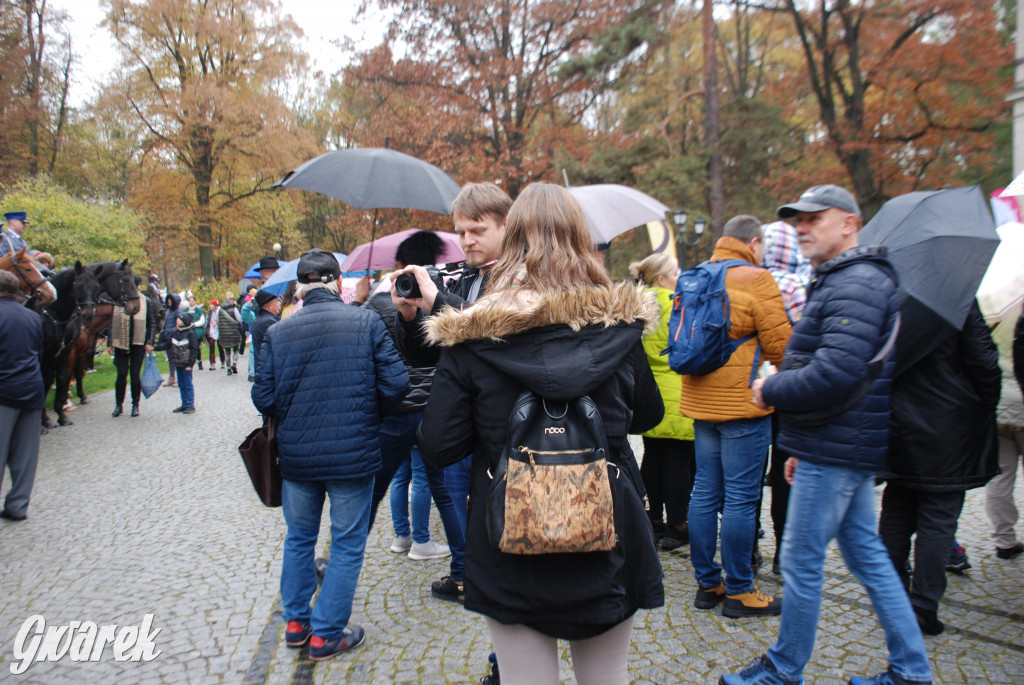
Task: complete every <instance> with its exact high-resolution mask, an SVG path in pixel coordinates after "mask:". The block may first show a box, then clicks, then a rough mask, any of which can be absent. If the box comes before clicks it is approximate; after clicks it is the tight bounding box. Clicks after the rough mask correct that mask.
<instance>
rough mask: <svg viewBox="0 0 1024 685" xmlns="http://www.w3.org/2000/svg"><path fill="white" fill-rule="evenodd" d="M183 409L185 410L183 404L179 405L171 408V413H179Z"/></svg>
mask: <svg viewBox="0 0 1024 685" xmlns="http://www.w3.org/2000/svg"><path fill="white" fill-rule="evenodd" d="M183 411H185V405H181V406H180V407H175V408H174V409H172V410H171V413H172V414H180V413H182V412H183Z"/></svg>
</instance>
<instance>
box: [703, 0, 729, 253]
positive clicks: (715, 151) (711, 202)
mask: <svg viewBox="0 0 1024 685" xmlns="http://www.w3.org/2000/svg"><path fill="white" fill-rule="evenodd" d="M712 11H713V5H712V2H711V0H704V7H703V10H702V11H701V18H702V27H703V34H704V144H705V146H706V147H707V151H708V211H709V212H710V213H711V235H712V236H713V238H714V239H715V240H716V241H717V239H718V237H719V236H720V235H721V231H722V225H723V224H724V223H725V181H724V179H723V177H722V150H721V145H720V143H719V138H720V136H719V104H718V62H717V60H716V57H715V18H714V15H713V14H712Z"/></svg>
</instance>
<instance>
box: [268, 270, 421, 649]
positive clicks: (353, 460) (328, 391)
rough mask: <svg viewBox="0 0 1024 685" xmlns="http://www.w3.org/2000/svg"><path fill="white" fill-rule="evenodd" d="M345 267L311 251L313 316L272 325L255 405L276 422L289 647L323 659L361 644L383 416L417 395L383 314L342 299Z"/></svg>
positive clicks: (308, 274)
mask: <svg viewBox="0 0 1024 685" xmlns="http://www.w3.org/2000/svg"><path fill="white" fill-rule="evenodd" d="M340 275H341V268H340V266H339V265H338V260H337V259H335V257H334V255H333V254H331V253H330V252H325V251H323V250H310V251H309V252H306V253H305V254H303V255H302V257H301V258H300V259H299V265H298V268H297V269H296V279H297V280H298V282H299V284H300V286H299V293H300V296H302V297H303V306H302V309H301V310H299V311H298V312H297V313H295V314H293V315H292V316H290V317H289V318H287V319H285V320H284V321H281V322H280V323H277V324H274V325H273V326H271V327H270V328H269V329H268V330H267V333H266V336H265V337H264V338H263V342H262V344H261V347H260V355H259V358H258V359H257V361H256V382H255V384H254V385H253V388H252V401H253V404H255V405H256V408H257V409H259V410H260V411H261V412H263V413H264V414H266V415H270V416H272V417H273V418H274V421H275V424H276V425H275V427H276V431H277V450H278V462H279V464H280V466H281V476H282V479H283V483H282V487H281V501H282V509H283V512H284V520H285V523H286V524H287V525H288V532H287V534H286V536H285V541H284V563H283V565H282V568H281V601H282V603H283V604H284V619H285V621H287V622H288V625H287V627H286V629H285V641H286V642H287V644H288V646H289V647H301V646H302V645H304V644H305V643H306V641H307V640H308V641H309V643H310V646H309V655H310V658H311V659H313V660H314V661H316V660H320V659H326V658H328V657H331V656H334V655H336V654H339V653H341V652H343V651H345V650H347V649H350V648H352V647H355V646H356V645H358V644H360V643H361V642H362V640H363V629H362V628H360V627H359V626H357V625H355V624H351V625H349V624H348V620H349V617H350V616H351V613H352V598H353V596H354V594H355V589H356V581H357V580H358V578H359V571H360V570H361V569H362V565H363V553H364V551H365V549H366V537H367V528H368V526H369V520H370V503H371V496H372V493H373V476H374V474H375V473H376V472H377V470H378V469H379V468H380V466H381V453H380V424H381V419H382V418H383V417H384V416H386V415H387V414H389V413H391V412H392V411H394V410H395V409H396V408H397V407H398V405H399V404H400V403H401V402H402V399H403V398H404V397H405V394H406V392H408V390H409V374H408V372H406V370H405V365H404V364H403V363H402V359H401V357H399V356H398V352H397V350H395V346H394V343H393V342H392V340H391V336H390V335H389V334H388V332H387V328H385V326H384V322H383V321H381V319H380V317H379V316H377V314H375V313H373V312H370V311H366V310H363V309H360V308H358V307H350V306H348V305H346V304H345V303H343V302H342V301H341V299H340V298H339V297H338V291H339V288H340ZM324 495H327V496H328V497H330V500H331V509H330V512H331V556H330V562H329V563H328V565H327V570H326V573H325V576H324V582H323V587H322V588H321V590H320V596H319V597H318V599H317V602H316V606H315V608H313V609H312V610H310V607H309V603H310V601H311V600H312V599H313V593H314V592H315V591H316V584H317V575H316V568H315V567H314V564H313V558H314V556H315V551H316V540H317V535H318V533H319V532H320V514H321V512H322V511H323V505H324Z"/></svg>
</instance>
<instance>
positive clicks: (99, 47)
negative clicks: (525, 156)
mask: <svg viewBox="0 0 1024 685" xmlns="http://www.w3.org/2000/svg"><path fill="white" fill-rule="evenodd" d="M281 4H282V9H283V13H284V14H290V15H292V18H293V19H294V20H295V22H296V23H297V24H298V25H299V26H300V27H301V28H302V30H303V32H305V34H306V35H305V41H306V45H305V49H306V51H307V52H308V53H309V55H310V57H311V61H312V62H313V63H312V64H311V66H312V68H313V69H315V70H322V71H324V72H326V73H333V72H335V71H337V70H338V69H340V68H341V67H343V66H344V59H345V56H344V55H343V54H342V53H341V52H340V51H339V50H338V49H337V48H335V47H334V46H332V45H331V41H332V40H335V39H337V38H341V37H343V36H348V37H350V38H352V39H353V40H354V41H356V44H357V47H360V48H368V47H372V46H373V45H375V44H377V43H378V42H379V41H380V38H381V36H382V35H383V33H384V23H383V21H382V20H381V19H380V15H379V14H376V15H370V17H371V18H370V19H368V20H367V19H364V20H362V21H361V23H360V24H359V25H354V24H353V23H352V19H353V17H354V16H355V13H356V8H357V7H358V4H359V3H358V2H357V1H356V0H282V3H281ZM50 6H51V7H54V8H62V9H64V10H66V11H67V13H68V15H69V16H70V17H71V32H72V43H73V46H74V51H75V53H76V55H77V58H78V59H77V62H76V65H75V66H76V67H77V71H76V74H75V78H74V82H73V83H72V87H71V101H72V103H73V104H76V105H78V104H82V103H83V102H85V101H87V100H89V99H90V98H91V97H92V96H93V95H94V94H95V92H96V90H97V88H98V85H99V83H100V82H101V81H102V80H103V78H104V77H105V76H106V75H107V74H108V73H110V71H111V70H112V69H113V68H114V66H115V65H116V64H117V50H116V48H115V46H114V43H113V40H112V39H111V38H110V34H109V33H107V31H106V29H104V28H101V27H100V22H101V21H103V11H102V10H101V9H100V3H99V0H50Z"/></svg>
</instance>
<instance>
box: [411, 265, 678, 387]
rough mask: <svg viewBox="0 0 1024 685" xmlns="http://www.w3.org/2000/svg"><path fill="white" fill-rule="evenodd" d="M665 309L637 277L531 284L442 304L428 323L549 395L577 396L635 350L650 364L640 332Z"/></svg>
mask: <svg viewBox="0 0 1024 685" xmlns="http://www.w3.org/2000/svg"><path fill="white" fill-rule="evenodd" d="M658 316H659V307H658V302H657V299H656V298H655V297H654V295H653V294H652V293H647V292H644V290H643V288H639V287H637V286H636V285H635V284H627V283H620V284H616V285H613V286H593V287H587V288H583V289H579V290H570V291H557V292H556V291H548V292H540V293H536V292H532V291H526V290H524V291H520V292H519V293H517V295H516V296H515V297H514V298H512V300H511V301H510V299H509V298H508V297H507V296H506V297H502V298H499V297H497V296H494V297H491V296H488V297H483V298H481V299H479V300H477V301H476V303H475V304H474V305H473V306H472V307H468V308H466V309H462V310H455V309H445V310H443V311H442V312H440V313H439V314H437V315H435V316H434V317H432V319H431V321H430V322H429V324H428V339H429V340H431V341H433V342H435V343H438V344H441V345H444V346H445V347H447V348H450V349H451V353H452V354H453V355H455V354H456V353H458V356H459V357H462V356H463V355H469V356H470V357H473V358H475V359H477V360H479V361H482V362H484V363H485V364H487V365H488V366H490V367H493V368H495V369H497V370H498V371H500V372H501V374H502V376H501V377H503V378H507V377H511V378H514V379H515V380H516V381H517V382H518V383H520V384H521V385H523V386H524V387H526V388H529V389H530V390H532V391H534V392H536V393H537V394H539V395H541V396H542V397H547V398H551V399H571V398H574V397H581V396H582V395H587V394H590V393H593V392H594V391H595V390H596V389H597V388H599V387H601V386H602V385H603V384H604V383H605V382H606V381H607V380H608V379H610V378H611V377H612V376H613V375H615V374H616V373H618V372H619V370H620V369H622V368H623V365H624V364H625V363H627V359H628V357H629V356H630V355H631V354H633V355H639V358H640V360H641V361H642V362H643V363H644V364H646V363H647V361H646V358H645V357H644V356H643V347H642V346H641V343H640V338H641V336H642V335H643V332H644V330H645V329H651V328H655V327H657V325H658Z"/></svg>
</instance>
